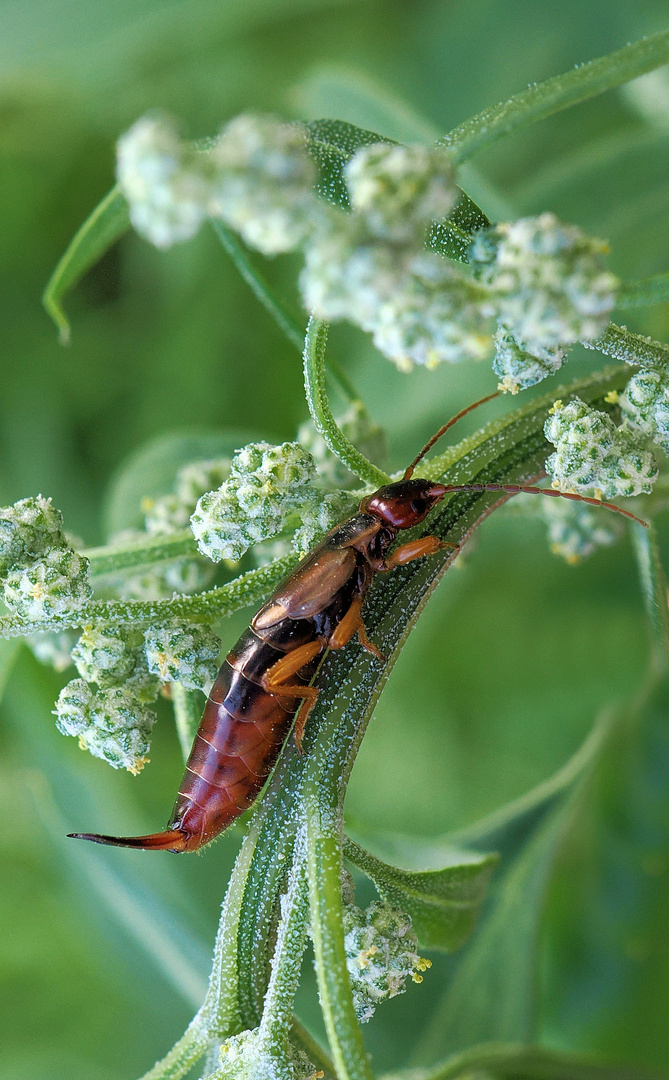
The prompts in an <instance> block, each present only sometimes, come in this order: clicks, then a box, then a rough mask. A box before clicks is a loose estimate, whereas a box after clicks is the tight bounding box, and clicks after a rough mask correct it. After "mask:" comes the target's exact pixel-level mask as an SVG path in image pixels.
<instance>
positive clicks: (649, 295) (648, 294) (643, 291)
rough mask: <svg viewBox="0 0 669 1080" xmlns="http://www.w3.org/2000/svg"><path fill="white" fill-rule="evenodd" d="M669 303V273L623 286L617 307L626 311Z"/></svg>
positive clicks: (655, 275)
mask: <svg viewBox="0 0 669 1080" xmlns="http://www.w3.org/2000/svg"><path fill="white" fill-rule="evenodd" d="M667 303H669V271H667V270H665V272H664V273H663V274H654V275H653V277H647V278H642V279H641V280H640V281H631V282H628V283H627V284H626V285H623V287H622V289H621V290H620V292H619V294H618V299H617V300H616V307H617V308H621V309H622V310H623V311H625V310H626V309H627V308H638V307H649V306H650V305H652V304H667Z"/></svg>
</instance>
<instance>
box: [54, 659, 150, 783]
mask: <svg viewBox="0 0 669 1080" xmlns="http://www.w3.org/2000/svg"><path fill="white" fill-rule="evenodd" d="M55 712H56V717H57V719H56V727H57V728H58V730H59V731H61V732H62V733H63V735H76V736H77V738H78V739H79V745H80V747H81V749H82V750H88V751H90V753H91V754H93V756H94V757H99V758H102V759H103V760H104V761H106V762H108V763H109V764H110V765H111V766H113V768H115V769H127V770H128V771H129V772H131V773H133V774H136V773H138V772H140V771H141V770H142V769H143V767H144V765H145V764H146V762H147V761H148V758H147V756H146V755H147V754H148V752H149V734H150V732H151V728H152V727H153V725H154V723H155V719H156V718H155V716H154V715H153V713H152V712H150V711H149V710H148V709H145V708H143V707H142V705H141V704H140V703H139V702H138V700H137V699H136V698H135V697H134V696H133V695H132V694H131V693H130V692H129V691H128V690H126V689H125V688H124V687H109V688H107V689H105V690H99V691H98V692H97V693H94V692H93V690H92V688H91V687H90V686H89V685H88V683H87V682H85V681H84V679H73V680H72V682H69V683H68V684H67V686H64V687H63V689H62V690H61V692H60V695H59V697H58V700H57V702H56V710H55Z"/></svg>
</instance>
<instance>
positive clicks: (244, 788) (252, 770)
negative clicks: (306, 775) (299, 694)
mask: <svg viewBox="0 0 669 1080" xmlns="http://www.w3.org/2000/svg"><path fill="white" fill-rule="evenodd" d="M284 655H285V653H284V652H283V651H282V650H280V649H277V648H275V647H274V646H273V645H271V644H268V643H267V642H265V641H262V640H261V639H260V638H259V637H257V636H256V634H254V633H253V631H252V630H247V631H246V632H245V634H244V635H243V636H242V637H241V638H240V640H239V641H238V642H237V645H236V646H235V647H234V649H233V650H232V652H231V653H230V654H229V656H228V659H227V660H226V661H225V662H224V663H223V665H222V667H221V669H220V671H219V673H218V676H217V677H216V681H215V682H214V685H213V686H212V688H211V693H210V694H209V697H208V699H207V704H206V705H205V709H204V715H203V717H202V721H201V723H200V727H199V728H198V732H197V735H196V736H195V742H194V744H193V749H192V750H191V753H190V757H189V759H188V762H187V765H186V772H185V775H184V778H183V780H182V782H181V786H180V788H179V794H178V796H177V801H176V804H175V807H174V810H173V812H172V817H171V819H170V822H169V825H168V829H174V830H181V832H182V833H185V834H186V836H187V837H188V841H187V850H190V851H193V850H195V849H196V848H198V847H201V846H202V845H203V844H206V843H208V841H209V840H212V839H213V838H214V837H215V836H216V835H217V834H218V833H219V832H221V830H222V829H225V828H226V827H227V826H228V825H230V824H231V823H232V822H233V821H234V820H235V818H237V817H239V815H240V814H241V813H242V812H243V811H244V810H246V809H247V808H248V807H249V806H250V805H251V803H252V802H253V801H254V799H255V798H256V797H257V795H258V794H259V792H260V790H261V788H262V787H263V785H264V783H265V781H266V779H267V777H268V776H269V774H270V772H271V771H272V769H273V768H274V765H275V763H276V759H277V757H278V756H279V752H280V750H281V747H282V746H283V744H284V742H285V741H286V738H287V737H288V733H289V731H290V726H291V724H292V721H293V717H294V715H295V712H296V710H297V707H298V705H299V700H297V699H296V700H293V699H291V698H285V697H284V698H281V699H279V698H277V697H275V696H274V695H273V694H270V693H268V691H267V690H263V688H262V686H261V685H260V682H261V679H262V676H263V675H264V673H265V672H266V671H268V670H269V668H270V667H271V666H272V664H273V663H275V662H276V661H277V660H279V659H281V657H282V656H284ZM295 681H298V682H303V681H305V680H304V679H302V678H299V677H297V676H296V677H295Z"/></svg>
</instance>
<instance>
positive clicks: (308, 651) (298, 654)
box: [261, 639, 324, 752]
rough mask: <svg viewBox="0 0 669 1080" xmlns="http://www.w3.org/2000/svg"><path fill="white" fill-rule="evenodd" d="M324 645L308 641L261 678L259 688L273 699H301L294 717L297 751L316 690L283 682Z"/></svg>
mask: <svg viewBox="0 0 669 1080" xmlns="http://www.w3.org/2000/svg"><path fill="white" fill-rule="evenodd" d="M323 648H324V644H323V642H322V641H321V640H320V639H319V640H317V641H309V642H307V644H306V645H300V646H299V648H297V649H293V651H292V652H289V653H286V655H285V656H283V657H282V658H281V660H277V662H276V664H273V665H272V667H271V668H269V670H268V671H266V672H265V674H264V675H263V677H262V681H261V686H262V688H263V690H267V692H268V693H269V694H273V695H274V696H275V697H280V698H281V697H283V698H293V700H294V699H295V698H302V699H303V700H302V704H301V705H300V708H299V710H298V713H297V716H296V717H295V743H296V745H297V749H298V750H299V751H300V752H301V750H302V735H303V734H304V726H305V724H306V722H307V717H308V716H309V713H310V712H311V710H312V709H313V707H314V705H315V704H316V699H317V697H318V689H317V687H315V686H301V685H299V684H289V685H286V682H285V680H286V679H290V677H291V676H292V675H295V674H297V672H298V671H300V670H301V669H302V668H303V667H304V665H305V664H308V663H309V661H310V660H313V658H314V656H318V654H319V653H320V652H322V651H323Z"/></svg>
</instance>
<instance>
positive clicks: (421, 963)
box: [416, 956, 432, 971]
mask: <svg viewBox="0 0 669 1080" xmlns="http://www.w3.org/2000/svg"><path fill="white" fill-rule="evenodd" d="M431 967H432V961H431V960H428V959H427V958H426V957H424V956H419V957H418V960H417V961H416V971H427V970H428V968H431Z"/></svg>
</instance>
